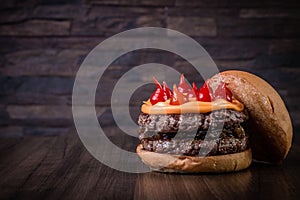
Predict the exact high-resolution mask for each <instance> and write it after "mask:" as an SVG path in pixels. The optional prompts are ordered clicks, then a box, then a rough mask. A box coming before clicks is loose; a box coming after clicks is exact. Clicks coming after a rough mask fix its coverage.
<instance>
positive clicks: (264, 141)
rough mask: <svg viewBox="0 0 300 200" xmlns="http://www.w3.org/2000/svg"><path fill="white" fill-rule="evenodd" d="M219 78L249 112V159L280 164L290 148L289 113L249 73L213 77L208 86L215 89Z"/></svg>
mask: <svg viewBox="0 0 300 200" xmlns="http://www.w3.org/2000/svg"><path fill="white" fill-rule="evenodd" d="M220 75H221V76H220ZM220 79H221V80H222V81H224V82H225V83H226V84H227V87H228V88H229V89H230V90H231V92H232V94H233V96H234V97H235V98H236V99H238V100H239V101H241V102H242V103H243V104H244V106H245V108H246V109H247V110H248V112H249V115H250V119H249V120H248V121H247V124H246V127H245V129H246V132H247V133H248V134H249V135H250V146H251V148H252V152H253V158H254V159H256V160H260V161H267V162H271V163H279V162H280V161H282V160H283V159H284V158H285V157H286V155H287V153H288V151H289V149H290V147H291V142H292V135H293V130H292V123H291V119H290V116H289V113H288V111H287V109H286V107H285V105H284V102H283V101H282V99H281V97H280V96H279V94H278V93H277V92H276V90H275V89H274V88H273V87H272V86H271V85H269V84H268V83H267V82H266V81H264V80H263V79H261V78H259V77H257V76H255V75H253V74H250V73H248V72H243V71H235V70H231V71H224V72H222V73H220V74H217V75H215V76H214V77H212V78H211V79H210V80H209V85H210V86H211V87H212V88H215V85H216V83H217V82H218V81H219V80H220ZM213 90H214V89H213Z"/></svg>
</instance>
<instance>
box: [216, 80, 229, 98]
mask: <svg viewBox="0 0 300 200" xmlns="http://www.w3.org/2000/svg"><path fill="white" fill-rule="evenodd" d="M213 99H214V100H215V99H225V100H227V101H229V102H232V93H231V91H230V90H229V89H228V88H227V87H226V84H225V83H224V82H221V83H220V85H219V86H218V87H217V89H216V91H215V93H214V95H213Z"/></svg>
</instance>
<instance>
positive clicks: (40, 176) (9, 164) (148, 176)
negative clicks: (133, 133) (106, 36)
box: [0, 132, 300, 200]
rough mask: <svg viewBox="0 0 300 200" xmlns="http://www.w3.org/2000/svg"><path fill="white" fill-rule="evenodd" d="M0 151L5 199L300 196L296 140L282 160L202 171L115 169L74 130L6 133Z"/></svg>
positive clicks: (299, 151)
mask: <svg viewBox="0 0 300 200" xmlns="http://www.w3.org/2000/svg"><path fill="white" fill-rule="evenodd" d="M134 145H135V144H134V143H131V146H132V147H133V148H134ZM127 148H129V146H128V147H127ZM0 150H1V151H0V176H1V179H0V188H1V190H0V199H143V200H145V199H254V198H259V199H296V198H297V197H298V196H299V195H300V190H299V189H300V180H299V178H298V177H299V175H300V158H299V156H297V155H299V154H300V146H299V143H294V144H293V145H292V149H291V152H290V153H289V155H288V157H287V159H286V160H285V161H284V162H283V164H282V165H269V164H262V163H253V164H252V166H250V168H249V169H247V170H244V171H241V172H237V173H226V174H201V175H196V174H192V175H179V174H163V173H155V172H150V173H145V174H129V173H124V172H119V171H116V170H114V169H111V168H109V167H107V166H105V165H102V164H101V163H100V162H99V161H97V160H96V159H94V158H93V157H92V156H91V155H90V154H89V153H88V152H87V150H86V149H85V148H84V146H83V145H82V143H81V142H80V140H79V139H78V136H77V134H76V133H75V132H71V133H69V134H65V135H60V136H55V137H45V136H27V137H23V138H1V139H0Z"/></svg>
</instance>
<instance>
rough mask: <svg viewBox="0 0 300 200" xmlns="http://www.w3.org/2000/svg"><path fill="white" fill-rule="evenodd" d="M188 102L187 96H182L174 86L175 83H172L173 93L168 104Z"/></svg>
mask: <svg viewBox="0 0 300 200" xmlns="http://www.w3.org/2000/svg"><path fill="white" fill-rule="evenodd" d="M186 102H188V98H187V97H186V96H184V95H183V94H182V93H181V92H180V91H179V90H178V89H177V87H176V84H174V85H173V95H172V97H171V100H170V105H181V104H184V103H186Z"/></svg>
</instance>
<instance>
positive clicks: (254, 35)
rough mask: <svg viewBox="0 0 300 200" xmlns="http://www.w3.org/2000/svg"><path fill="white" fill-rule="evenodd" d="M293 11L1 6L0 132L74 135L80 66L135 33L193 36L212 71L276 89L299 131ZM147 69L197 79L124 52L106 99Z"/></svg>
mask: <svg viewBox="0 0 300 200" xmlns="http://www.w3.org/2000/svg"><path fill="white" fill-rule="evenodd" d="M299 8H300V3H299V1H280V0H265V1H258V0H252V1H250V0H243V1H234V0H226V1H222V0H211V1H209V0H199V1H197V0H192V1H187V0H166V1H158V0H157V1H151V0H140V1H137V0H103V1H101V0H89V1H84V0H74V1H72V0H26V1H19V0H6V1H5V0H4V1H1V4H0V9H1V11H0V46H1V48H0V133H1V135H2V136H4V135H6V136H21V135H26V134H29V135H32V134H44V135H55V134H60V133H63V132H66V131H67V130H68V129H69V128H70V127H73V120H72V113H71V107H70V106H71V92H72V86H73V82H74V77H75V75H76V71H77V70H78V68H79V66H80V64H81V62H82V60H83V59H84V57H85V56H86V55H87V53H88V52H89V51H90V50H91V49H92V48H93V47H95V46H96V45H97V44H98V43H100V42H101V41H103V40H104V39H105V38H107V37H109V36H111V35H113V34H116V33H119V32H121V31H124V30H127V29H131V28H136V27H143V26H158V27H167V28H172V29H175V30H179V31H182V32H183V33H186V34H188V35H190V36H192V37H193V38H194V39H196V40H197V41H198V42H199V43H200V44H202V45H203V46H204V47H205V48H206V50H207V51H208V52H209V53H210V54H211V56H212V57H213V59H214V60H215V62H216V63H217V65H218V66H219V68H220V70H225V69H241V70H247V71H250V72H252V73H255V74H258V75H260V76H262V77H263V78H265V79H266V80H267V81H269V82H270V83H271V84H272V85H273V86H274V87H275V88H276V89H278V91H279V92H280V94H281V95H282V97H283V99H284V101H285V102H286V103H287V107H288V109H289V110H290V113H291V116H292V119H293V123H294V125H295V126H300V115H299V114H300V107H299V104H298V103H299V101H300V92H299V84H300V79H299V75H300V68H299V67H300V62H299V56H300V55H299V52H300V38H299V36H300V28H299V25H300V24H299V21H300V20H299V19H300V13H299ZM147 62H159V63H163V64H168V65H170V66H176V67H177V68H178V69H182V70H183V71H184V72H185V73H186V74H187V78H188V79H190V80H197V78H198V77H195V76H193V73H192V71H190V70H189V68H187V66H188V65H187V63H186V62H184V61H183V60H180V58H178V57H176V56H174V55H172V54H169V53H167V52H159V51H140V52H133V53H129V54H126V55H125V56H122V57H121V58H120V59H118V60H117V61H115V62H114V63H113V64H112V66H110V68H109V70H108V71H107V72H106V73H105V77H106V78H107V79H106V87H107V88H108V91H109V89H111V88H112V86H113V84H114V83H115V82H116V80H117V79H118V78H119V77H120V76H121V75H122V74H123V73H124V72H125V71H127V70H128V69H130V68H131V67H132V66H134V65H137V64H143V63H147ZM145 92H146V94H144V96H147V95H149V93H148V92H149V91H147V90H145ZM107 94H109V92H107V93H105V95H103V93H99V94H97V99H96V100H97V106H99V107H100V106H109V104H110V99H109V98H107V96H109V95H107ZM133 105H138V104H134V102H133Z"/></svg>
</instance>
